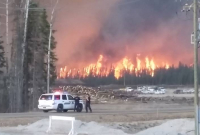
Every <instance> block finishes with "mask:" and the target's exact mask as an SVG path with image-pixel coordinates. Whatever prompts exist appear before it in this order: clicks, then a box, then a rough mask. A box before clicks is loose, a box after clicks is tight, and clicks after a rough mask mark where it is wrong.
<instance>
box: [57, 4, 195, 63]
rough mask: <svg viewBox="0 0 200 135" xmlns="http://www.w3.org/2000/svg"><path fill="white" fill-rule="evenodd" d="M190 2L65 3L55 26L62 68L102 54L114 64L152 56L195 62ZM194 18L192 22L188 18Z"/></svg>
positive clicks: (173, 61)
mask: <svg viewBox="0 0 200 135" xmlns="http://www.w3.org/2000/svg"><path fill="white" fill-rule="evenodd" d="M185 2H186V0H185V1H184V0H182V1H177V0H101V1H94V0H88V1H80V0H75V1H62V3H60V5H67V7H66V9H62V10H61V11H58V13H57V18H56V22H55V29H56V30H57V33H56V39H57V41H58V47H57V55H58V58H59V61H58V66H64V65H73V66H74V65H75V66H79V65H81V64H87V63H89V62H93V61H96V60H97V58H98V57H99V55H100V54H103V55H104V56H106V58H107V59H108V60H110V61H112V62H114V61H117V60H119V59H120V58H122V57H125V56H127V57H129V58H132V59H134V58H135V57H136V56H138V55H140V56H141V57H145V56H150V57H152V58H154V59H155V60H156V61H157V62H162V61H165V62H168V63H169V64H178V62H179V61H182V62H183V63H186V64H190V63H192V45H190V34H191V31H192V29H191V26H192V25H191V24H192V23H191V20H190V17H188V16H190V15H187V16H186V15H185V14H183V13H181V12H180V11H181V8H182V6H183V4H185ZM188 18H189V19H188Z"/></svg>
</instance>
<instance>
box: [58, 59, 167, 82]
mask: <svg viewBox="0 0 200 135" xmlns="http://www.w3.org/2000/svg"><path fill="white" fill-rule="evenodd" d="M160 67H164V68H166V69H168V68H169V65H168V64H167V63H162V65H159V64H156V63H155V61H154V60H153V58H151V59H150V58H149V57H145V60H144V61H142V60H141V59H140V58H139V55H138V56H137V57H136V62H135V64H134V62H133V61H131V59H129V58H127V57H125V58H123V59H121V60H120V61H118V62H116V63H112V64H110V65H107V64H105V62H104V56H103V55H100V56H99V58H98V60H97V62H96V63H91V64H89V65H88V66H86V67H82V68H73V69H71V68H68V67H67V66H65V67H63V68H60V71H59V78H67V77H70V78H75V77H79V78H80V77H82V78H85V77H87V76H89V75H92V76H96V77H106V76H108V75H109V74H110V73H111V72H114V76H115V78H117V79H119V78H120V77H122V76H123V75H124V73H125V72H128V73H130V74H133V73H134V74H135V75H136V76H140V73H142V72H143V71H145V72H146V73H147V74H149V75H151V76H152V77H153V76H154V72H155V70H156V68H160Z"/></svg>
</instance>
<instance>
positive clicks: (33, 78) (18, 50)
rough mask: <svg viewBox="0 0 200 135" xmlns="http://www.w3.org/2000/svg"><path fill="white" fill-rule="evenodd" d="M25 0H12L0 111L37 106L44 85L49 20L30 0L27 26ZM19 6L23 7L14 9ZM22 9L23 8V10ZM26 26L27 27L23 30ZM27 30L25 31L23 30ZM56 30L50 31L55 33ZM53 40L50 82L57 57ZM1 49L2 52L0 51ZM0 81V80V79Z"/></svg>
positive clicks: (0, 58)
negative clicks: (8, 51) (10, 28)
mask: <svg viewBox="0 0 200 135" xmlns="http://www.w3.org/2000/svg"><path fill="white" fill-rule="evenodd" d="M26 4H27V1H21V0H14V2H13V5H15V6H14V7H13V11H12V12H13V14H12V18H14V20H13V22H12V24H13V28H14V30H13V31H12V43H11V49H10V50H11V56H10V57H11V60H10V63H11V64H10V65H8V66H9V68H8V70H7V72H4V74H3V73H2V72H1V71H0V73H2V76H3V75H4V78H3V80H5V81H3V85H2V86H3V88H2V87H0V93H3V95H4V97H3V96H2V95H0V99H2V98H4V100H0V111H1V112H22V111H29V110H32V109H34V108H37V103H38V98H39V96H40V94H41V93H45V92H46V89H47V55H48V42H49V39H48V38H49V33H50V24H49V22H48V20H47V18H48V17H47V12H46V10H41V8H40V10H39V11H37V10H31V9H37V8H38V7H39V4H37V3H34V2H30V3H29V10H28V17H27V27H25V26H26V18H25V16H26V14H27V13H26V10H25V9H26ZM15 9H22V10H15ZM23 9H24V10H23ZM25 28H27V29H26V30H25ZM25 31H26V32H25ZM54 32H55V31H53V33H54ZM1 44H3V42H1V39H0V68H1V69H2V68H3V67H6V64H5V63H6V62H5V60H6V58H5V57H6V56H5V53H4V51H1V50H3V49H2V46H3V45H1ZM55 48H56V41H55V38H54V36H52V37H51V50H50V51H51V55H50V69H51V70H50V84H53V83H54V81H55V79H56V66H55V62H56V60H57V58H56V55H55V53H54V50H55ZM1 52H2V53H1ZM0 82H1V81H0Z"/></svg>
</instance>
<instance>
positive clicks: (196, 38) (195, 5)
mask: <svg viewBox="0 0 200 135" xmlns="http://www.w3.org/2000/svg"><path fill="white" fill-rule="evenodd" d="M198 7H199V3H198V0H194V2H193V4H191V5H190V6H188V5H187V4H186V5H185V6H184V7H183V11H186V12H187V11H190V10H191V8H193V11H194V13H193V27H194V28H193V31H194V41H192V44H194V90H195V94H194V108H195V110H194V111H195V135H199V96H198V93H199V92H198V91H199V90H198V42H199V30H198V12H199V11H198Z"/></svg>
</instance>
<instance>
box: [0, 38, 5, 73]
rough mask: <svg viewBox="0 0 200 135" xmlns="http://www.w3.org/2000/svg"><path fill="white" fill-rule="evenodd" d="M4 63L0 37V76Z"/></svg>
mask: <svg viewBox="0 0 200 135" xmlns="http://www.w3.org/2000/svg"><path fill="white" fill-rule="evenodd" d="M5 64H6V61H5V52H4V47H3V41H1V37H0V74H2V73H3V71H2V70H1V69H2V68H4V67H5Z"/></svg>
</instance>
